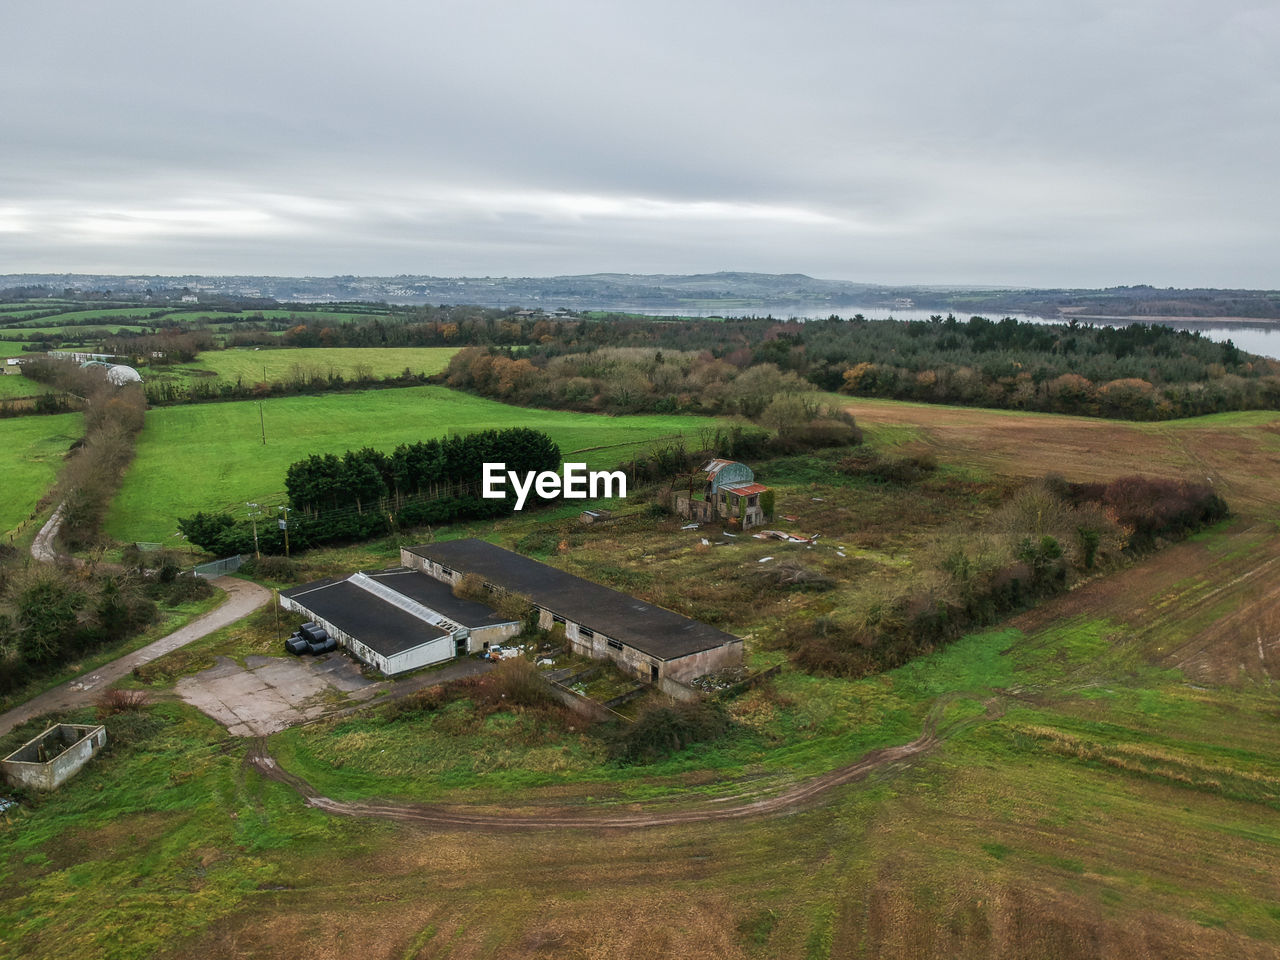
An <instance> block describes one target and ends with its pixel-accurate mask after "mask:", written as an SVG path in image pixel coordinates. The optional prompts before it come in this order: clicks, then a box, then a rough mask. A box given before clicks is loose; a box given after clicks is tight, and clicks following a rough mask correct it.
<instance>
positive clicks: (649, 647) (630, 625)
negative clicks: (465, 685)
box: [408, 540, 742, 660]
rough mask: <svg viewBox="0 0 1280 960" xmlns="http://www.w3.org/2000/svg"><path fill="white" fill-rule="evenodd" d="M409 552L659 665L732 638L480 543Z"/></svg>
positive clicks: (449, 544)
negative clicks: (470, 576)
mask: <svg viewBox="0 0 1280 960" xmlns="http://www.w3.org/2000/svg"><path fill="white" fill-rule="evenodd" d="M408 549H409V552H410V553H412V554H414V555H416V556H419V557H424V558H426V559H428V560H434V561H436V562H437V563H442V564H444V565H445V566H447V567H449V568H450V569H453V570H458V571H461V572H462V573H475V574H478V575H479V576H480V577H481V578H483V579H484V580H486V581H488V582H489V583H492V584H494V585H496V586H499V587H501V588H503V589H504V590H509V591H510V592H512V593H516V594H519V595H520V596H523V597H527V598H528V599H530V600H532V601H533V602H534V603H536V604H537V605H538V606H540V607H543V608H545V609H547V610H550V611H551V612H552V613H554V614H557V615H559V616H561V617H564V618H565V619H566V620H572V621H573V622H575V623H579V624H581V625H582V626H584V627H588V628H590V629H591V630H594V631H595V632H596V633H602V634H604V635H605V636H607V637H610V638H612V639H614V640H618V641H620V642H622V643H624V644H626V645H627V646H629V647H632V648H633V649H636V650H639V651H640V652H641V653H645V654H648V655H649V656H651V657H656V658H657V659H659V660H678V659H680V658H681V657H687V656H689V655H690V654H693V653H698V652H699V651H702V650H711V649H714V648H715V647H720V646H724V645H725V644H727V643H741V642H742V641H741V640H739V639H738V638H737V637H735V636H733V635H732V634H728V633H725V632H724V631H722V630H717V629H716V628H715V627H711V626H708V625H707V624H705V623H699V622H698V621H697V620H690V619H689V618H688V617H682V616H681V615H680V614H678V613H674V612H672V611H670V610H664V609H663V608H662V607H656V606H654V605H653V604H651V603H645V602H644V601H643V600H639V599H637V598H635V597H632V596H629V595H628V594H625V593H622V592H620V591H618V590H613V589H610V588H609V587H605V586H601V585H600V584H598V583H592V582H591V581H590V580H584V579H582V578H581V577H576V576H574V575H573V574H571V573H565V572H564V571H563V570H557V569H556V568H555V567H551V566H548V565H547V564H545V563H539V562H538V561H537V560H532V559H530V558H528V557H522V556H521V555H520V554H518V553H512V552H511V551H510V550H504V549H503V548H502V547H497V546H494V545H493V544H492V543H487V542H485V541H484V540H450V541H447V542H445V543H430V544H425V545H423V546H420V547H409V548H408Z"/></svg>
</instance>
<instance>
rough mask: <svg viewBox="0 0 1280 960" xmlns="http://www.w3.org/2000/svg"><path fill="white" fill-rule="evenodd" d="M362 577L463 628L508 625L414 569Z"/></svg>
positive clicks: (505, 620)
mask: <svg viewBox="0 0 1280 960" xmlns="http://www.w3.org/2000/svg"><path fill="white" fill-rule="evenodd" d="M365 576H367V577H369V579H371V580H377V581H378V582H379V583H383V584H386V585H387V586H388V587H390V588H391V589H393V590H395V591H396V592H397V593H400V594H403V595H404V596H406V597H408V598H409V599H410V600H416V601H417V602H418V603H420V604H422V605H423V606H424V607H430V608H431V609H432V610H434V611H436V612H437V613H443V614H444V615H445V616H446V617H448V618H449V619H450V620H454V621H456V622H457V623H460V624H462V625H463V626H464V627H472V628H475V627H489V626H493V625H494V624H499V623H510V622H511V618H510V617H504V616H502V615H501V614H499V613H495V612H494V611H493V610H490V609H489V608H488V607H486V606H485V605H484V604H483V603H476V602H475V601H474V600H463V599H462V598H461V597H455V596H454V595H453V588H452V587H450V586H449V585H448V584H447V583H442V582H441V581H439V580H437V579H436V578H435V577H428V576H427V575H426V574H425V573H421V572H419V571H417V570H409V569H400V570H383V571H382V572H380V573H367V574H365Z"/></svg>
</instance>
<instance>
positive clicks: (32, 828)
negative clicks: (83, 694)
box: [0, 703, 368, 960]
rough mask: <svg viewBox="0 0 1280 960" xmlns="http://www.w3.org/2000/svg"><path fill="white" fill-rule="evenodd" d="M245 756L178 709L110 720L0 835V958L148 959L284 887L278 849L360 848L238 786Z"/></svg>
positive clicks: (279, 800)
mask: <svg viewBox="0 0 1280 960" xmlns="http://www.w3.org/2000/svg"><path fill="white" fill-rule="evenodd" d="M92 717H93V714H92V712H91V711H84V712H82V713H80V714H76V715H72V716H70V717H68V718H67V719H70V720H73V721H74V720H78V721H81V722H86V721H89V720H91V719H92ZM24 732H25V731H24ZM242 743H243V741H232V740H228V739H227V738H226V735H225V734H224V733H223V731H222V729H221V728H220V727H218V726H217V724H215V723H214V722H213V721H211V720H209V719H207V718H205V717H204V716H203V715H201V714H199V713H198V712H196V711H195V710H194V709H191V708H188V707H185V706H183V705H180V704H175V703H165V704H159V705H156V706H153V707H150V708H148V709H147V710H145V711H144V712H141V713H136V714H125V715H117V716H115V717H113V718H112V719H111V721H110V723H109V732H108V744H107V747H106V748H105V749H104V750H103V752H102V753H100V754H99V755H98V756H97V757H95V758H94V759H93V760H92V761H91V762H90V763H89V764H88V766H86V767H85V768H84V769H83V770H82V771H81V772H80V773H78V774H77V775H76V777H75V779H74V780H73V781H72V782H71V783H70V784H68V785H67V786H66V787H64V788H63V789H62V790H60V791H58V792H56V793H53V794H49V795H47V796H43V797H40V798H39V799H38V800H37V801H36V806H35V807H34V809H30V810H28V812H26V813H24V814H20V815H19V817H18V819H17V820H16V821H12V822H10V823H9V824H8V825H7V826H4V825H0V957H3V958H15V960H16V958H29V957H34V956H67V957H71V956H75V957H90V956H96V957H112V958H120V960H130V958H142V957H150V956H153V955H155V954H156V953H157V952H159V951H161V950H163V949H166V948H170V947H172V945H173V944H174V943H175V942H177V941H179V940H181V939H182V938H184V937H187V936H189V935H191V934H192V933H194V932H196V931H199V930H201V929H203V928H204V927H206V926H207V925H208V924H210V923H211V922H213V921H215V920H217V919H218V918H220V917H224V916H226V915H227V914H228V913H230V912H231V911H233V910H235V909H236V907H237V906H238V905H239V904H240V903H241V902H242V901H243V900H244V899H245V898H246V897H251V896H253V894H254V891H255V890H258V889H260V888H263V887H268V886H271V885H274V884H280V883H284V884H288V883H290V882H291V881H292V877H290V876H289V875H288V874H286V873H283V872H282V869H281V864H280V863H279V861H278V858H277V856H276V855H275V851H278V850H280V849H281V848H282V847H284V846H285V845H288V846H289V847H290V849H291V851H292V853H293V854H294V855H303V856H305V855H308V854H311V855H315V854H318V853H319V852H320V851H323V850H326V849H329V850H332V849H333V848H334V846H335V845H339V846H350V845H353V844H354V845H355V846H358V845H359V843H360V841H359V839H358V834H359V833H360V832H361V831H365V830H367V829H368V828H367V827H365V826H361V825H360V824H358V823H355V822H353V821H344V820H335V819H332V818H329V817H327V816H325V815H324V814H321V813H318V812H315V811H310V810H308V809H306V808H305V807H303V806H302V805H301V804H299V803H298V802H297V798H296V796H295V795H294V794H293V793H292V792H291V791H289V790H288V789H286V788H284V787H281V786H278V785H275V784H272V783H268V782H264V781H262V780H261V779H260V778H259V777H258V776H257V775H256V774H253V773H248V772H246V771H245V770H244V769H243V768H242V767H241V757H242V756H243V752H244V749H243V746H242Z"/></svg>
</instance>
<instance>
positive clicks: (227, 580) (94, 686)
mask: <svg viewBox="0 0 1280 960" xmlns="http://www.w3.org/2000/svg"><path fill="white" fill-rule="evenodd" d="M213 584H214V586H216V587H219V588H221V589H222V590H225V591H226V593H227V599H226V601H224V602H223V603H222V604H221V605H220V606H218V607H215V608H214V609H213V610H211V611H209V612H208V613H206V614H205V615H204V616H202V617H197V618H196V619H195V620H192V621H191V622H190V623H188V624H187V625H186V626H185V627H182V628H180V629H178V630H175V631H174V632H173V633H171V634H169V635H167V636H164V637H161V638H160V639H159V640H156V641H155V642H153V643H149V644H147V646H145V647H142V648H141V649H140V650H135V651H133V653H130V654H126V655H125V656H123V657H121V658H120V659H119V660H113V661H111V662H110V663H107V664H104V665H103V666H101V667H99V668H98V669H97V670H94V671H93V672H92V673H90V674H89V675H87V676H83V677H77V678H76V679H74V680H69V681H67V682H66V683H64V684H62V685H61V686H59V687H54V688H53V689H52V690H46V691H45V692H44V693H42V694H40V696H38V697H34V698H33V699H31V700H28V701H27V702H26V703H23V704H20V705H18V706H16V707H14V708H13V709H12V710H9V711H8V712H6V713H3V714H0V735H3V734H6V733H8V732H9V731H10V730H12V729H13V728H14V727H16V726H17V725H18V724H20V723H24V722H26V721H27V720H30V719H31V718H32V717H37V716H39V715H40V714H42V713H52V712H54V711H60V710H70V709H73V708H75V707H82V706H84V705H85V704H88V703H92V702H93V699H94V697H96V696H97V695H98V694H99V693H100V692H101V691H102V690H104V689H106V688H107V687H108V686H110V685H111V684H112V683H114V682H115V681H116V680H119V679H120V678H121V677H123V676H124V675H125V674H126V673H128V672H129V671H130V670H132V669H133V668H134V667H136V666H139V665H140V664H144V663H147V662H149V661H151V660H154V659H156V658H157V657H160V656H163V655H164V654H166V653H168V652H169V651H171V650H177V649H178V648H179V647H182V646H185V645H186V644H188V643H191V641H193V640H199V639H200V638H201V637H203V636H206V635H208V634H210V633H213V631H215V630H219V629H221V628H222V627H225V626H226V625H227V624H229V623H234V622H235V621H236V620H239V619H240V618H241V617H245V616H248V615H249V614H250V613H252V612H253V611H254V610H257V609H258V608H259V607H260V606H262V605H263V604H265V603H269V602H270V601H271V591H270V590H268V589H267V588H266V587H260V586H258V585H257V584H256V583H250V582H249V581H248V580H237V579H235V578H234V577H219V578H217V579H216V580H214V581H213Z"/></svg>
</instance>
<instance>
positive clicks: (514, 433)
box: [178, 427, 560, 556]
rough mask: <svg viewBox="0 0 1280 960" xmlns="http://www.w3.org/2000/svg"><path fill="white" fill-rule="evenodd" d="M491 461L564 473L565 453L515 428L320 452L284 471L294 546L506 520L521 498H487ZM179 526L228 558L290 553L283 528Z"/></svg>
mask: <svg viewBox="0 0 1280 960" xmlns="http://www.w3.org/2000/svg"><path fill="white" fill-rule="evenodd" d="M485 463H505V464H506V465H507V467H506V468H507V469H508V470H513V471H516V472H518V473H521V474H523V473H525V472H529V471H532V472H535V473H536V472H541V471H544V470H556V469H558V468H559V466H560V448H559V447H558V446H557V445H556V443H555V441H553V440H552V439H551V438H550V437H548V436H547V435H546V434H545V433H542V432H540V431H537V430H531V429H529V428H527V427H513V428H510V429H506V430H483V431H480V432H477V433H470V434H464V435H461V436H450V437H444V438H441V439H432V440H425V441H422V442H419V443H412V444H401V445H400V446H398V447H396V449H395V450H393V451H392V452H391V453H389V454H387V453H383V452H381V451H378V450H373V449H371V448H369V447H365V448H364V449H361V450H348V451H347V452H346V453H345V454H343V455H342V456H337V455H335V454H315V455H313V456H310V457H307V458H306V459H305V460H299V461H297V462H296V463H293V464H291V465H290V466H289V468H288V470H287V471H286V473H285V488H286V490H287V491H288V495H289V506H290V513H289V518H288V521H287V523H288V536H289V541H290V547H291V548H295V549H303V548H306V547H311V546H316V545H319V544H322V543H331V542H335V541H355V540H363V539H367V538H369V537H374V536H380V535H383V534H385V533H388V532H390V531H392V530H396V529H399V528H401V527H407V526H418V525H422V524H436V523H449V522H453V521H457V520H476V519H487V518H490V517H500V516H505V515H507V514H508V513H510V512H511V511H512V509H513V508H514V505H515V501H514V497H513V496H511V495H510V494H508V496H507V497H505V498H503V499H487V498H484V497H482V496H481V477H482V475H483V465H484V464H485ZM507 489H509V488H507ZM532 500H533V501H534V502H538V501H537V498H536V497H533V498H532ZM178 528H179V529H180V530H181V531H182V532H183V534H185V535H186V537H187V539H188V540H190V541H191V542H192V543H194V544H196V545H197V546H199V547H200V548H201V549H203V550H206V551H208V552H210V553H214V554H218V555H221V556H225V555H229V554H233V553H250V552H253V551H254V549H255V547H256V548H257V549H259V550H262V551H266V552H268V553H283V552H284V539H285V531H284V529H283V528H281V527H280V526H279V524H276V523H260V522H255V520H254V519H252V518H250V519H238V518H235V517H232V516H231V515H230V514H225V513H206V512H203V511H202V512H199V513H196V514H193V515H192V516H189V517H183V518H181V519H180V520H179V521H178ZM255 533H256V540H255Z"/></svg>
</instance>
